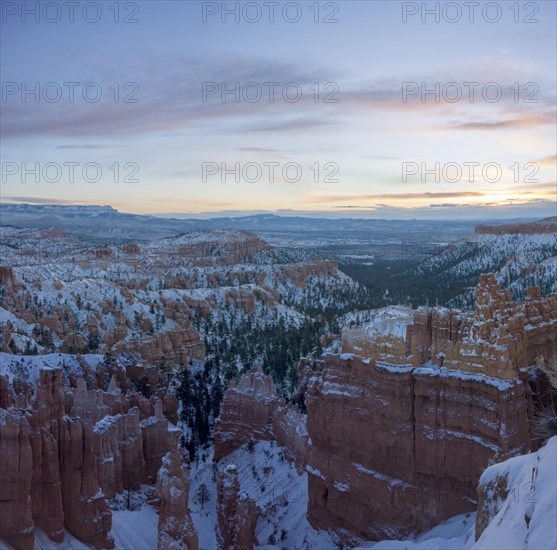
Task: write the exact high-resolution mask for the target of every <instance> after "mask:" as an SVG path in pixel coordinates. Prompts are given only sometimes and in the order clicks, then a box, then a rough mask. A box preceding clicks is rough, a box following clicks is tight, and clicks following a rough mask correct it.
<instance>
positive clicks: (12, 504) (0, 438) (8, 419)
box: [0, 408, 35, 550]
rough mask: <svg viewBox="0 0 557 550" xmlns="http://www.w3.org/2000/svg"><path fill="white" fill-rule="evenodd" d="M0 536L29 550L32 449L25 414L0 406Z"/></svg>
mask: <svg viewBox="0 0 557 550" xmlns="http://www.w3.org/2000/svg"><path fill="white" fill-rule="evenodd" d="M0 464H1V465H2V467H1V468H0V518H1V521H0V538H1V539H4V540H5V541H6V542H8V543H9V544H11V545H12V546H13V547H14V548H18V549H19V548H21V549H22V550H31V549H32V548H33V542H34V538H35V524H34V522H33V510H32V507H31V500H30V499H31V478H32V475H33V452H32V450H31V445H30V443H29V423H28V422H27V419H26V418H25V415H23V414H21V413H18V412H16V411H7V410H5V409H3V408H0Z"/></svg>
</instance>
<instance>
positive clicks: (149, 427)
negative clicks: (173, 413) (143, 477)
mask: <svg viewBox="0 0 557 550" xmlns="http://www.w3.org/2000/svg"><path fill="white" fill-rule="evenodd" d="M141 431H142V434H143V456H144V457H145V466H146V473H147V479H148V480H149V482H151V483H154V482H155V481H156V479H157V472H158V471H159V469H160V467H161V464H162V458H163V456H164V455H166V453H168V451H169V450H170V448H169V445H168V420H167V419H166V418H165V417H164V415H163V414H162V404H161V402H160V401H158V400H157V405H156V410H155V416H151V417H149V418H147V419H145V420H142V421H141Z"/></svg>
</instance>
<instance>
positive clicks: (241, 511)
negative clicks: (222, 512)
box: [234, 493, 259, 550]
mask: <svg viewBox="0 0 557 550" xmlns="http://www.w3.org/2000/svg"><path fill="white" fill-rule="evenodd" d="M258 518H259V508H258V507H257V505H256V504H255V501H254V500H253V499H251V498H249V497H248V496H247V495H246V493H240V495H239V499H238V507H237V509H236V521H237V529H236V539H235V541H234V549H235V550H253V548H254V547H255V546H256V545H257V537H256V536H255V528H256V527H257V519H258Z"/></svg>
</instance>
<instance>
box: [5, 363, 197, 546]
mask: <svg viewBox="0 0 557 550" xmlns="http://www.w3.org/2000/svg"><path fill="white" fill-rule="evenodd" d="M136 370H137V373H136V374H138V376H140V377H143V372H144V371H142V369H141V368H140V367H138V368H137V369H136ZM124 372H125V371H124V370H123V368H121V367H115V366H114V365H112V366H109V367H108V374H111V379H110V384H108V383H107V382H106V381H105V376H104V375H105V374H106V373H104V372H103V370H102V369H101V370H98V371H96V372H92V371H91V370H90V369H89V367H87V366H86V365H85V364H84V365H83V375H84V376H85V378H79V379H76V378H75V376H69V383H70V385H64V378H63V372H62V369H59V368H43V369H40V372H39V379H38V382H37V386H36V388H35V389H33V388H32V387H30V386H29V385H28V384H25V383H23V382H22V381H21V380H19V379H17V378H16V379H14V380H13V381H12V383H11V385H10V383H9V381H8V378H7V377H6V376H3V377H2V378H1V380H0V459H1V460H0V464H1V465H2V467H1V468H0V517H1V518H2V521H1V522H0V538H1V539H3V540H6V541H7V542H8V543H10V544H12V545H13V546H14V547H15V548H18V550H19V549H22V550H27V549H29V550H31V549H32V548H33V545H34V530H35V527H36V526H37V527H40V528H41V529H42V530H44V531H45V532H46V534H47V535H48V536H49V538H50V539H51V540H52V541H54V542H63V540H64V529H67V530H68V531H70V532H71V533H72V534H73V535H74V536H76V537H77V538H78V539H80V540H81V541H83V542H84V543H86V544H89V545H90V546H92V547H94V548H111V547H113V545H114V543H113V541H112V539H111V537H110V535H109V532H110V530H111V524H112V514H111V512H110V510H109V508H108V505H107V502H106V498H112V497H114V496H115V495H116V494H117V493H118V492H121V491H122V490H124V489H130V490H136V489H139V486H140V484H142V483H149V482H150V483H154V482H155V481H156V478H157V473H158V471H159V469H160V467H161V464H162V460H163V457H164V456H165V455H167V453H168V452H169V451H170V450H171V449H172V448H171V444H170V442H169V422H168V420H167V418H165V416H164V414H163V408H164V407H163V401H161V399H162V400H164V401H165V403H166V408H167V409H168V410H169V412H170V413H171V415H172V416H175V413H176V411H175V406H174V405H175V403H174V400H173V399H171V398H169V397H168V396H167V394H166V390H165V389H164V388H163V387H162V386H160V385H159V384H158V378H156V377H155V378H153V379H152V380H151V382H152V383H153V386H152V387H153V395H152V396H151V399H150V400H148V399H146V398H145V397H143V396H142V395H141V394H138V393H137V392H135V391H133V390H130V389H129V388H130V386H131V382H130V380H129V379H128V378H127V377H125V375H124V376H123V377H122V375H123V373H124ZM117 379H119V380H121V386H122V387H123V388H124V390H125V393H124V391H123V390H122V387H121V386H120V385H118V382H117ZM88 386H89V389H88ZM105 386H108V388H107V390H108V391H104V390H103V389H98V388H103V387H105ZM159 397H160V399H159ZM16 407H17V408H16ZM174 431H176V430H175V429H174ZM174 439H175V440H176V441H175V443H176V445H177V439H176V437H174ZM176 445H175V446H176ZM174 450H176V449H174ZM186 498H187V495H186ZM192 548H195V547H194V546H192Z"/></svg>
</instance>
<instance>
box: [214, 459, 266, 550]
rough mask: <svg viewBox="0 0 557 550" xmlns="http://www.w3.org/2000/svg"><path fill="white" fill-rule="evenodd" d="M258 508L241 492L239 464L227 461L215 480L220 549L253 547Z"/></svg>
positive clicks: (244, 549) (255, 542)
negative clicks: (237, 465)
mask: <svg viewBox="0 0 557 550" xmlns="http://www.w3.org/2000/svg"><path fill="white" fill-rule="evenodd" d="M258 517H259V509H258V508H257V505H256V504H255V502H254V501H253V500H252V499H251V498H249V497H248V496H247V495H246V494H245V493H241V492H240V484H239V482H238V468H237V467H236V465H235V464H228V465H227V466H226V467H225V468H224V470H223V471H222V472H221V473H220V475H219V478H218V481H217V525H216V534H217V542H218V545H219V548H220V549H222V550H229V549H232V548H233V549H235V550H252V549H253V548H254V546H255V545H256V544H257V537H256V536H255V528H256V525H257V518H258Z"/></svg>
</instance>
